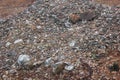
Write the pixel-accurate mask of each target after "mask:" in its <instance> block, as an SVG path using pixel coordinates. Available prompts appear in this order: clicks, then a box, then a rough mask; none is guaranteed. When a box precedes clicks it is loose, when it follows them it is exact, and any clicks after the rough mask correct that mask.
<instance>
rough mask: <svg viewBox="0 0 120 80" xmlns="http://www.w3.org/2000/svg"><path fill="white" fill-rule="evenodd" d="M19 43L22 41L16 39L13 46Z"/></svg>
mask: <svg viewBox="0 0 120 80" xmlns="http://www.w3.org/2000/svg"><path fill="white" fill-rule="evenodd" d="M21 42H23V40H22V39H17V40H15V41H14V44H17V43H21Z"/></svg>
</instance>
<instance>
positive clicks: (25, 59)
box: [17, 54, 31, 66]
mask: <svg viewBox="0 0 120 80" xmlns="http://www.w3.org/2000/svg"><path fill="white" fill-rule="evenodd" d="M30 60H31V59H30V56H29V55H26V54H21V55H19V57H18V60H17V63H18V64H19V65H23V66H24V65H28V64H29V63H30Z"/></svg>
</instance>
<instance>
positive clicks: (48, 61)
mask: <svg viewBox="0 0 120 80" xmlns="http://www.w3.org/2000/svg"><path fill="white" fill-rule="evenodd" d="M44 63H45V66H46V67H48V66H50V65H51V64H52V58H48V59H46V60H45V62H44Z"/></svg>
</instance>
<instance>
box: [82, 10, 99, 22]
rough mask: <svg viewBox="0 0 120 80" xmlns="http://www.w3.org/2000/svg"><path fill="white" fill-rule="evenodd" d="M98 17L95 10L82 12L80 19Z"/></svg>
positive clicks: (89, 19) (88, 19) (87, 19)
mask: <svg viewBox="0 0 120 80" xmlns="http://www.w3.org/2000/svg"><path fill="white" fill-rule="evenodd" d="M96 17H97V15H96V13H95V12H83V13H80V20H86V21H92V20H94V19H95V18H96Z"/></svg>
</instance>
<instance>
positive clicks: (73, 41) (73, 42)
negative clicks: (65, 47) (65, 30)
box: [68, 40, 76, 47]
mask: <svg viewBox="0 0 120 80" xmlns="http://www.w3.org/2000/svg"><path fill="white" fill-rule="evenodd" d="M68 44H69V46H70V47H74V46H75V44H76V41H75V40H72V41H71V42H69V43H68Z"/></svg>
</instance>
